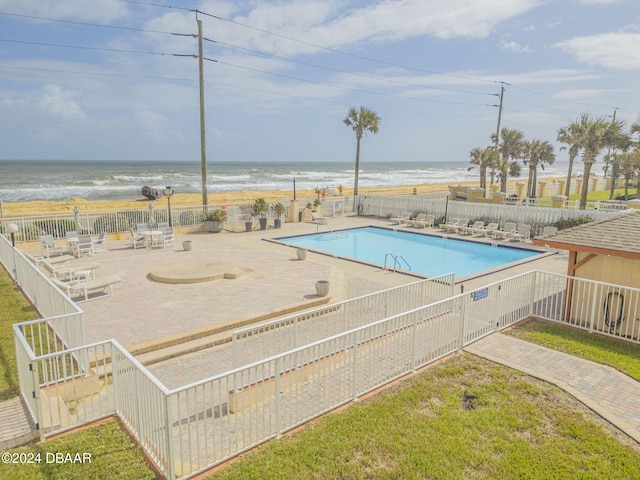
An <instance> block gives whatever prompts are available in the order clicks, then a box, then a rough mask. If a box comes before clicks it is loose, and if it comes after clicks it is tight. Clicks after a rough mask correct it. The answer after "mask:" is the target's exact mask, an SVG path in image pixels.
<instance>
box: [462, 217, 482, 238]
mask: <svg viewBox="0 0 640 480" xmlns="http://www.w3.org/2000/svg"><path fill="white" fill-rule="evenodd" d="M483 227H484V222H483V221H482V220H478V221H475V222H473V225H469V226H468V227H460V228H459V229H458V233H460V234H461V235H463V234H469V235H471V234H472V233H474V232H475V231H476V230H480V229H481V228H483Z"/></svg>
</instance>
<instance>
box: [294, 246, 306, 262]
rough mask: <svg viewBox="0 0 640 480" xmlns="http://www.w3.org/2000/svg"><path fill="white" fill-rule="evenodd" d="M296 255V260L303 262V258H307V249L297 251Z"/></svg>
mask: <svg viewBox="0 0 640 480" xmlns="http://www.w3.org/2000/svg"><path fill="white" fill-rule="evenodd" d="M296 255H297V256H298V260H304V259H305V258H307V249H306V248H299V249H297V250H296Z"/></svg>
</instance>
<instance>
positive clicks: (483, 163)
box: [469, 147, 498, 190]
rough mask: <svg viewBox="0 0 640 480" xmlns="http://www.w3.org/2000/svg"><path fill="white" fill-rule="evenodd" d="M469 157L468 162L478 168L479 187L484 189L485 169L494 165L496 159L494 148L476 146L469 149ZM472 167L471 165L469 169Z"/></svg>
mask: <svg viewBox="0 0 640 480" xmlns="http://www.w3.org/2000/svg"><path fill="white" fill-rule="evenodd" d="M469 157H470V158H471V160H470V161H469V163H471V164H472V165H474V166H477V167H479V169H480V188H484V189H485V190H486V188H487V169H488V168H490V167H494V166H495V164H496V160H497V158H498V154H497V152H496V149H495V148H493V147H486V148H481V147H476V148H474V149H473V150H471V153H470V154H469ZM472 168H473V167H469V170H471V169H472Z"/></svg>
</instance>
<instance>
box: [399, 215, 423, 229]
mask: <svg viewBox="0 0 640 480" xmlns="http://www.w3.org/2000/svg"><path fill="white" fill-rule="evenodd" d="M426 218H427V214H426V213H419V214H418V215H417V216H416V218H414V219H413V220H411V219H409V220H406V221H405V222H404V223H406V224H407V226H409V227H417V226H418V224H419V223H420V222H424V220H425V219H426Z"/></svg>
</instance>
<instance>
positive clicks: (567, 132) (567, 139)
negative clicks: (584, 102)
mask: <svg viewBox="0 0 640 480" xmlns="http://www.w3.org/2000/svg"><path fill="white" fill-rule="evenodd" d="M581 138H582V132H581V131H580V122H579V121H575V122H571V123H570V124H569V125H567V126H566V127H562V128H560V129H559V130H558V142H560V143H564V144H565V145H568V146H569V168H568V170H567V184H566V185H565V190H564V195H565V197H569V194H570V193H571V173H572V170H573V161H574V160H575V159H576V157H577V156H578V154H579V153H580V142H581ZM565 148H567V147H562V148H561V150H562V149H565Z"/></svg>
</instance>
